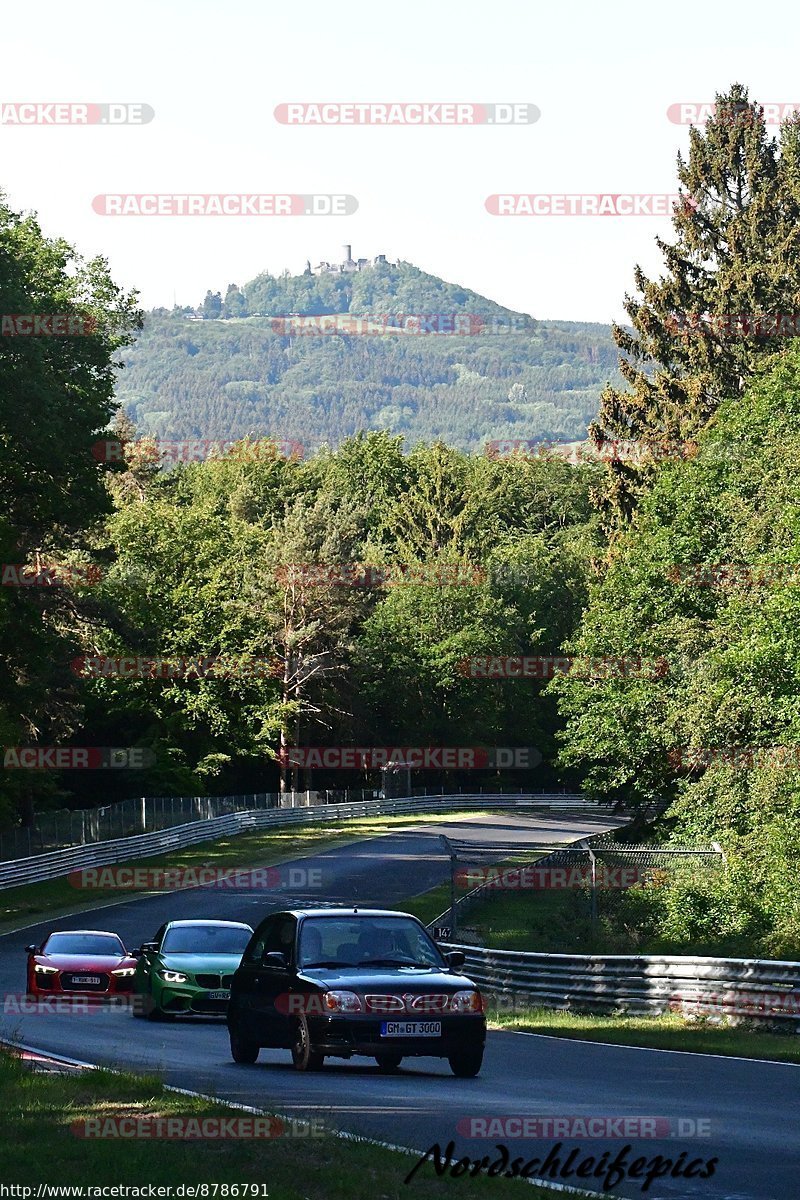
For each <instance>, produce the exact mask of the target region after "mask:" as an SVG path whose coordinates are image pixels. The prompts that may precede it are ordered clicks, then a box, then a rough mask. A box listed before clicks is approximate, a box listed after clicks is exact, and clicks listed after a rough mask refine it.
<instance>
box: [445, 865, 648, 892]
mask: <svg viewBox="0 0 800 1200" xmlns="http://www.w3.org/2000/svg"><path fill="white" fill-rule="evenodd" d="M454 878H455V883H456V886H457V887H459V888H466V889H467V890H468V891H472V889H473V888H477V887H486V888H493V889H497V890H498V891H502V892H524V891H535V892H538V891H542V892H546V891H564V890H568V889H570V888H585V887H590V886H592V884H594V886H595V887H598V888H602V889H604V890H607V891H612V890H614V889H615V888H629V887H633V885H634V884H635V883H638V882H639V880H640V879H641V878H642V874H641V872H640V870H639V868H638V867H637V866H630V867H611V866H608V865H607V864H606V863H602V862H601V863H598V864H597V866H596V868H595V874H594V879H593V878H592V868H591V865H590V864H586V865H582V866H580V867H509V868H507V869H505V870H502V871H501V870H500V869H499V868H498V867H463V868H460V869H459V870H457V871H456V872H455V876H454Z"/></svg>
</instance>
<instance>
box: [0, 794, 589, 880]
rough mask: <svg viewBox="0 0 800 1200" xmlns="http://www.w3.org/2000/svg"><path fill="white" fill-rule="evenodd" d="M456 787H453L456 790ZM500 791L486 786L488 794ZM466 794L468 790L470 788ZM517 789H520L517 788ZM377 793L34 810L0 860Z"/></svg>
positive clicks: (8, 839) (9, 833) (145, 800)
mask: <svg viewBox="0 0 800 1200" xmlns="http://www.w3.org/2000/svg"><path fill="white" fill-rule="evenodd" d="M462 790H463V789H459V792H460V791H462ZM478 790H479V792H482V791H483V789H478ZM502 790H503V789H497V788H493V789H491V791H492V794H493V795H497V794H498V792H499V791H502ZM408 794H409V795H411V796H433V795H437V796H438V795H444V794H445V789H444V787H441V788H436V789H433V790H427V789H425V788H413V789H412V790H411V791H410V792H409V793H408ZM456 794H458V793H456V792H454V791H453V789H450V788H448V789H447V795H456ZM470 794H471V795H474V794H475V792H474V791H473V792H471V793H470ZM516 794H517V790H516V789H514V790H513V791H512V790H510V789H509V790H508V795H510V796H511V795H516ZM519 794H520V795H521V794H522V788H520V789H519ZM530 794H531V793H530V792H526V793H525V795H530ZM548 794H550V793H548ZM564 794H565V795H566V794H567V793H564ZM381 796H382V793H381V791H379V790H378V789H376V788H349V789H346V788H341V789H340V788H335V789H334V788H331V789H328V790H324V791H323V790H321V791H306V792H285V793H284V794H283V795H279V794H278V793H276V792H257V793H247V794H244V795H238V796H141V797H136V798H131V799H129V800H119V801H117V802H116V803H114V804H106V805H103V806H102V807H101V808H83V809H67V808H62V809H58V810H56V811H54V812H46V813H41V814H39V815H38V816H37V817H36V821H35V824H34V825H32V826H29V827H23V828H17V829H9V830H3V831H2V832H0V862H11V861H13V860H14V859H17V858H30V856H31V855H34V854H46V853H47V852H48V851H49V850H59V849H61V848H62V847H65V846H85V845H89V844H91V843H93V842H106V841H110V840H112V839H113V838H120V837H133V836H134V835H135V834H138V833H154V832H156V831H158V830H160V829H171V828H172V827H173V826H175V825H186V824H188V823H189V822H191V821H206V820H209V819H210V818H212V817H223V816H226V815H227V814H228V813H233V812H247V811H252V810H260V809H266V808H279V807H287V808H299V807H305V806H307V805H312V804H349V803H354V802H357V801H363V800H377V799H380V798H381Z"/></svg>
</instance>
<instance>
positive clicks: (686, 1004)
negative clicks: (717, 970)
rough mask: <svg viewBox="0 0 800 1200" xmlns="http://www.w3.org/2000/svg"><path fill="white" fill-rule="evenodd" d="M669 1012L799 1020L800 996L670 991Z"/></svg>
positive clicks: (761, 991) (769, 991)
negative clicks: (783, 1017)
mask: <svg viewBox="0 0 800 1200" xmlns="http://www.w3.org/2000/svg"><path fill="white" fill-rule="evenodd" d="M669 1009H670V1012H683V1013H687V1014H689V1015H691V1016H698V1017H702V1016H725V1015H727V1014H731V1015H734V1014H735V1015H736V1016H747V1015H749V1014H751V1013H752V1014H753V1015H754V1016H760V1017H769V1016H776V1017H781V1016H790V1017H800V993H798V992H796V991H786V992H776V991H773V990H772V989H771V988H764V989H759V990H758V991H753V992H742V991H741V990H739V989H737V990H736V991H731V992H708V993H702V992H691V991H689V992H674V993H673V995H672V996H670V998H669Z"/></svg>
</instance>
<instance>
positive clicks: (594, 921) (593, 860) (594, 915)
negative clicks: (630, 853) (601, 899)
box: [587, 846, 597, 935]
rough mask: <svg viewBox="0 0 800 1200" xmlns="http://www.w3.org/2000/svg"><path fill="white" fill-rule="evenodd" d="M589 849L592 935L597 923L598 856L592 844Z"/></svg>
mask: <svg viewBox="0 0 800 1200" xmlns="http://www.w3.org/2000/svg"><path fill="white" fill-rule="evenodd" d="M587 850H588V851H589V861H590V863H591V864H592V918H591V919H592V935H594V933H595V926H596V924H597V856H596V855H595V853H594V851H593V850H592V848H591V846H587Z"/></svg>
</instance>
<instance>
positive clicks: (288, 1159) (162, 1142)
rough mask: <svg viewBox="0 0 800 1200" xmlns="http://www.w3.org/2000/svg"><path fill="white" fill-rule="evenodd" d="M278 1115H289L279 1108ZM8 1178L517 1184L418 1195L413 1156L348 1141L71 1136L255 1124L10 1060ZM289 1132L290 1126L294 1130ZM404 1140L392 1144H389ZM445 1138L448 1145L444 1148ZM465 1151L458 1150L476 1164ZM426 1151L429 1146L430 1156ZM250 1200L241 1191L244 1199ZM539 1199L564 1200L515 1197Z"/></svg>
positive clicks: (1, 1096) (393, 1191)
mask: <svg viewBox="0 0 800 1200" xmlns="http://www.w3.org/2000/svg"><path fill="white" fill-rule="evenodd" d="M277 1107H278V1109H279V1106H277ZM0 1110H1V1111H2V1112H3V1139H2V1143H1V1144H0V1179H1V1180H2V1182H3V1183H4V1184H27V1185H29V1186H30V1185H34V1186H36V1185H37V1184H39V1183H46V1184H56V1185H69V1184H74V1185H81V1186H84V1187H85V1186H87V1185H97V1186H101V1185H107V1184H112V1185H113V1184H124V1185H138V1186H142V1185H148V1184H153V1185H165V1184H171V1185H173V1186H174V1185H176V1184H179V1183H184V1184H198V1183H205V1184H209V1185H211V1184H232V1183H239V1184H242V1183H248V1184H261V1185H264V1190H263V1192H262V1195H266V1194H268V1195H269V1200H400V1198H401V1197H403V1198H405V1197H408V1196H409V1195H410V1194H412V1193H413V1195H414V1196H419V1197H421V1200H434V1197H437V1196H440V1195H441V1194H442V1189H443V1188H445V1189H448V1190H449V1191H450V1193H451V1194H452V1195H453V1197H454V1200H455V1197H457V1196H467V1197H471V1196H475V1197H478V1198H481V1197H486V1198H487V1200H488V1198H489V1197H490V1196H496V1195H497V1194H498V1188H499V1189H500V1190H501V1191H503V1190H507V1189H508V1188H509V1187H512V1188H513V1187H514V1186H515V1184H514V1182H513V1181H510V1180H503V1179H488V1178H486V1177H485V1176H482V1177H478V1178H475V1179H472V1178H470V1177H469V1176H468V1175H465V1176H462V1177H460V1178H457V1179H452V1178H451V1177H450V1176H449V1175H445V1176H442V1177H441V1178H440V1177H437V1176H436V1174H435V1172H434V1170H433V1168H432V1166H430V1164H426V1166H424V1167H421V1168H420V1170H419V1171H418V1172H417V1173H416V1174H415V1175H414V1178H413V1180H412V1182H411V1186H410V1187H407V1186H406V1185H405V1184H404V1182H403V1180H404V1178H405V1176H406V1175H407V1174H408V1173H409V1171H411V1170H412V1169H413V1167H414V1165H415V1162H416V1159H415V1158H414V1157H413V1156H411V1155H405V1154H401V1153H399V1152H397V1151H391V1150H386V1149H383V1148H381V1147H378V1146H373V1145H370V1144H369V1143H367V1142H365V1141H363V1140H349V1139H348V1140H345V1139H342V1138H336V1137H334V1136H333V1135H332V1134H329V1133H327V1134H324V1135H323V1136H319V1134H318V1132H317V1133H316V1134H315V1136H312V1137H308V1136H307V1137H291V1136H281V1137H273V1138H256V1139H252V1138H251V1139H239V1140H234V1139H232V1138H230V1139H225V1140H220V1139H216V1140H203V1139H196V1140H191V1141H188V1140H177V1139H174V1138H173V1139H159V1140H154V1139H142V1138H109V1137H93V1138H88V1139H86V1138H81V1137H78V1136H76V1134H75V1133H74V1132H72V1130H71V1128H70V1127H71V1125H73V1123H76V1122H82V1121H84V1120H86V1119H92V1118H98V1117H99V1118H103V1119H107V1118H111V1117H129V1118H130V1117H134V1118H136V1117H138V1118H140V1119H141V1118H144V1117H150V1118H155V1117H167V1118H168V1117H178V1116H180V1117H189V1118H196V1119H202V1118H208V1117H225V1118H250V1117H251V1114H249V1113H243V1112H237V1111H236V1110H235V1109H231V1108H226V1107H225V1105H224V1103H216V1102H213V1101H209V1100H204V1099H200V1098H193V1097H189V1096H180V1095H176V1094H175V1093H174V1092H168V1091H166V1090H165V1089H164V1088H163V1087H162V1085H161V1083H160V1081H159V1080H158V1079H157V1078H154V1077H144V1076H137V1075H129V1074H116V1073H113V1072H111V1071H104V1070H97V1071H83V1072H80V1073H78V1074H41V1073H39V1072H32V1071H30V1070H28V1069H27V1068H26V1067H25V1066H23V1065H22V1064H21V1063H20V1062H19V1060H18V1059H16V1058H15V1057H13V1056H12V1055H10V1054H8V1053H0ZM289 1128H290V1129H291V1125H290V1126H289ZM391 1140H394V1139H391ZM446 1140H447V1139H446V1137H445V1132H444V1130H443V1132H442V1142H443V1144H446ZM462 1147H463V1142H462V1143H461V1145H460V1146H459V1144H458V1142H457V1149H459V1150H461V1152H462V1153H467V1154H468V1153H469V1149H468V1148H464V1149H462ZM427 1148H428V1147H427V1146H419V1147H417V1149H419V1150H421V1151H425V1150H427ZM239 1194H240V1195H241V1192H240V1193H239ZM514 1194H516V1195H520V1196H522V1195H524V1196H525V1197H529V1198H530V1200H555V1197H556V1195H557V1194H556V1193H554V1192H551V1191H545V1190H543V1189H541V1188H539V1187H533V1188H530V1187H528V1188H525V1190H524V1191H523V1192H520V1191H519V1189H518V1190H517V1192H516V1193H514ZM207 1195H208V1197H209V1200H213V1195H212V1192H211V1190H210V1189H209V1191H208V1193H207Z"/></svg>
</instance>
